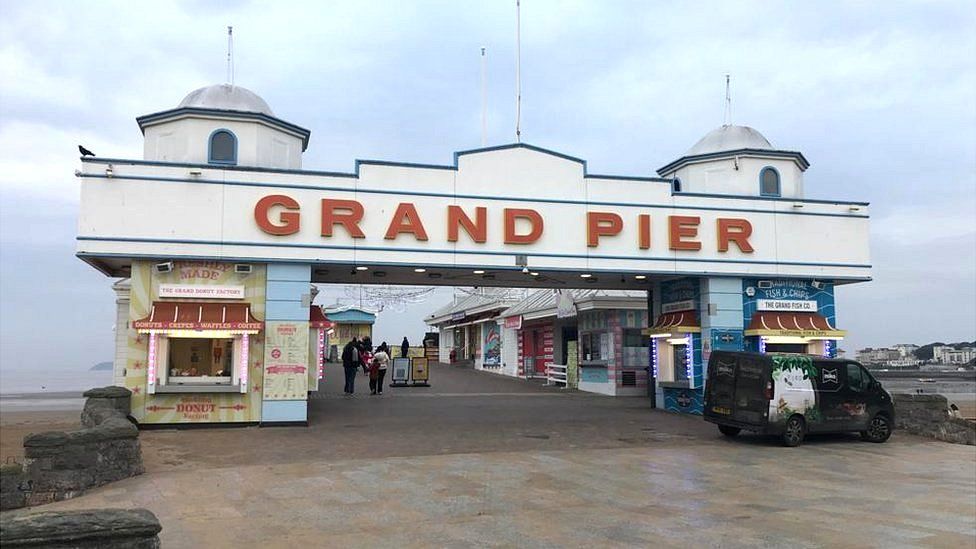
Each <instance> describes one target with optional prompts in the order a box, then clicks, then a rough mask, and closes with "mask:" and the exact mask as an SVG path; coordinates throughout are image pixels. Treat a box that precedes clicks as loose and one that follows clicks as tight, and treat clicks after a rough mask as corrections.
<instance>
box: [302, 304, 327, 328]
mask: <svg viewBox="0 0 976 549" xmlns="http://www.w3.org/2000/svg"><path fill="white" fill-rule="evenodd" d="M332 326H333V324H332V321H331V320H329V317H327V316H325V313H323V312H322V307H320V306H318V305H312V306H311V307H309V308H308V327H309V328H323V329H326V330H328V329H329V328H331V327H332Z"/></svg>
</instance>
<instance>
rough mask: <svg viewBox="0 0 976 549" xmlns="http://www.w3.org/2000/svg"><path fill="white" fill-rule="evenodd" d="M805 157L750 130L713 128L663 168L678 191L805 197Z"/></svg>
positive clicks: (663, 173)
mask: <svg viewBox="0 0 976 549" xmlns="http://www.w3.org/2000/svg"><path fill="white" fill-rule="evenodd" d="M809 166H810V163H809V162H807V159H806V158H804V157H803V154H801V153H799V152H796V151H788V150H781V149H777V148H775V147H773V146H772V145H771V144H770V143H769V140H767V139H766V138H765V137H763V135H762V134H761V133H759V132H758V131H756V130H754V129H753V128H750V127H748V126H733V125H728V124H726V125H724V126H721V127H719V128H717V129H715V130H712V131H711V132H709V133H708V134H706V135H705V137H703V138H701V139H700V140H699V141H698V143H695V146H694V147H692V148H691V149H689V150H688V152H686V153H685V154H684V156H682V157H681V158H679V159H677V160H675V161H674V162H671V163H669V164H667V165H666V166H663V167H662V168H660V169H659V170H658V171H657V173H658V174H659V175H660V176H661V177H665V178H668V179H672V180H673V183H672V184H673V187H674V191H675V192H681V193H697V194H710V195H726V196H728V195H731V196H749V197H754V196H762V197H769V198H792V199H800V198H803V172H804V171H806V169H807V168H808V167H809Z"/></svg>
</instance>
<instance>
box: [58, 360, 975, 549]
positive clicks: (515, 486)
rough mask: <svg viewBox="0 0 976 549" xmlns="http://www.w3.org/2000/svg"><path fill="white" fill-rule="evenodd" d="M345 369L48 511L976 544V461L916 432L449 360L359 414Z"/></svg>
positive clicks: (193, 537) (437, 534) (256, 526)
mask: <svg viewBox="0 0 976 549" xmlns="http://www.w3.org/2000/svg"><path fill="white" fill-rule="evenodd" d="M339 373H340V370H339V369H338V368H334V367H331V366H330V367H329V369H328V370H327V375H328V376H329V381H328V382H327V383H326V384H325V385H324V386H323V392H322V393H321V394H320V398H315V399H313V401H312V405H311V407H310V415H311V420H312V424H311V426H310V427H308V428H262V429H257V428H250V429H246V430H245V429H207V430H190V431H146V432H144V433H143V435H142V437H143V444H144V451H145V453H146V459H147V464H148V465H147V466H148V471H149V472H148V473H147V474H146V475H143V476H141V477H137V478H132V479H127V480H124V481H121V482H118V483H115V484H112V485H109V486H106V487H103V488H100V489H97V490H94V491H92V492H91V493H89V494H88V495H85V496H82V497H80V498H78V499H75V500H71V501H67V502H61V503H57V504H54V505H52V506H48V507H47V508H48V509H67V508H91V507H102V506H108V507H129V506H145V507H148V508H149V509H151V510H152V511H153V512H155V513H156V514H157V515H158V516H159V518H160V520H161V521H162V523H163V532H162V535H161V537H162V540H163V543H164V545H165V546H167V547H194V546H204V545H210V546H230V545H235V544H236V545H241V546H253V545H262V546H267V547H285V546H295V545H296V544H304V545H309V546H311V545H315V546H321V545H323V544H324V545H335V546H351V547H403V546H407V547H411V546H412V547H422V546H432V545H434V546H452V547H465V546H484V545H493V546H521V547H552V546H569V547H573V546H576V547H580V546H601V545H602V546H606V545H619V546H652V545H653V546H676V547H677V546H682V547H687V546H689V545H696V546H732V547H737V546H771V547H787V546H789V547H818V546H837V545H843V546H864V547H869V546H875V547H881V546H886V547H887V546H950V545H951V546H967V545H970V544H971V543H972V540H973V538H974V536H976V518H974V517H976V500H974V498H973V497H972V496H973V494H974V493H976V453H974V451H973V448H972V447H967V446H958V445H951V444H945V443H940V442H932V441H928V440H925V439H921V438H918V437H913V436H909V435H901V434H899V433H896V434H895V436H893V437H892V439H891V441H890V442H889V443H887V444H870V443H865V442H861V441H860V440H859V439H858V438H857V437H852V436H833V437H816V438H813V439H811V440H810V441H809V442H808V443H807V444H805V445H804V446H801V447H799V448H783V447H781V446H780V445H778V444H777V443H776V442H775V441H774V440H771V439H769V438H765V437H751V436H745V437H739V438H738V439H735V440H730V439H725V438H723V437H722V436H721V435H719V434H718V432H717V430H715V429H714V427H713V426H711V425H708V424H705V422H703V421H701V420H700V419H697V418H692V417H687V416H677V415H672V414H668V413H666V412H660V411H653V410H649V409H648V407H647V402H646V401H645V399H643V398H611V397H602V396H593V395H586V394H580V393H574V392H568V393H567V392H565V391H562V390H559V389H547V388H543V387H539V386H538V385H535V384H531V383H526V382H522V381H519V380H510V379H504V378H496V377H494V376H492V375H491V374H485V373H479V372H474V371H471V370H461V369H458V368H456V367H450V366H444V365H435V366H434V367H433V374H432V387H430V388H429V389H421V388H416V389H388V393H387V394H384V395H383V396H382V397H378V396H377V397H372V396H369V395H368V394H364V393H363V392H362V391H364V389H365V388H360V391H361V393H360V394H359V395H357V396H356V397H354V398H351V399H347V398H345V397H342V396H341V395H338V394H335V393H336V391H335V388H334V387H333V385H332V382H333V381H335V380H336V379H337V378H338V375H339ZM365 380H366V378H365V376H362V375H360V376H359V377H358V379H357V385H358V384H360V383H365ZM465 387H466V388H467V390H465ZM245 431H246V432H245ZM284 442H287V444H285V443H284ZM296 518H297V519H298V520H297V521H295V520H294V519H296ZM282 524H288V525H289V526H287V527H282V526H281V525H282Z"/></svg>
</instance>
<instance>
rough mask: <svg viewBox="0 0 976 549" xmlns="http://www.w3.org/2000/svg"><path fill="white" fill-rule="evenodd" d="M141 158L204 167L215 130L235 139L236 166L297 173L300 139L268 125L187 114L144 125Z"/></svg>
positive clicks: (299, 163) (224, 117) (300, 151)
mask: <svg viewBox="0 0 976 549" xmlns="http://www.w3.org/2000/svg"><path fill="white" fill-rule="evenodd" d="M144 130H145V142H144V145H143V147H144V151H143V158H144V159H145V160H153V161H158V162H177V163H186V164H207V163H208V153H209V150H210V149H209V140H210V136H211V135H212V134H213V132H215V131H217V130H229V131H230V132H231V133H233V134H234V135H235V136H236V138H237V165H238V166H257V167H264V168H275V169H286V170H300V169H301V168H302V139H301V137H299V136H296V135H293V134H290V133H287V132H284V131H281V130H280V129H277V128H275V127H274V126H271V125H269V124H266V123H263V122H255V121H248V120H228V119H227V117H226V116H221V117H217V116H206V115H189V116H185V117H182V118H179V119H175V120H170V121H166V122H161V123H156V124H153V125H151V126H146V127H145V128H144Z"/></svg>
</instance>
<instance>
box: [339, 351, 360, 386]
mask: <svg viewBox="0 0 976 549" xmlns="http://www.w3.org/2000/svg"><path fill="white" fill-rule="evenodd" d="M360 360H361V359H360V354H359V341H358V340H357V339H356V338H355V337H354V338H352V339H350V340H349V343H346V346H345V347H343V348H342V369H343V370H344V373H345V375H346V385H345V387H344V388H343V392H344V393H346V394H347V395H351V394H353V393H355V392H356V370H358V369H359V362H360Z"/></svg>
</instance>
